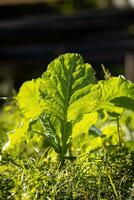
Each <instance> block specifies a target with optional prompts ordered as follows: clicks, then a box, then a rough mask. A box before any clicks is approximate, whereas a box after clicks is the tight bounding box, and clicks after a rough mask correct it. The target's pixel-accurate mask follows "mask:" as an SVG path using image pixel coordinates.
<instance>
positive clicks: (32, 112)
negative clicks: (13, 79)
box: [16, 78, 42, 118]
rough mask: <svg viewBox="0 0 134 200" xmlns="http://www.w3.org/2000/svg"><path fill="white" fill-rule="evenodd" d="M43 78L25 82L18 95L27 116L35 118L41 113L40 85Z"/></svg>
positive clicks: (20, 105)
mask: <svg viewBox="0 0 134 200" xmlns="http://www.w3.org/2000/svg"><path fill="white" fill-rule="evenodd" d="M40 81H41V79H40V78H38V79H36V80H31V81H27V82H25V83H24V84H23V85H22V86H21V88H20V90H19V93H18V95H17V97H16V99H17V101H18V104H19V107H20V109H21V110H22V112H23V114H24V116H25V117H27V118H35V117H37V116H39V115H40V113H41V111H42V110H41V107H40V102H39V101H40V99H39V86H40Z"/></svg>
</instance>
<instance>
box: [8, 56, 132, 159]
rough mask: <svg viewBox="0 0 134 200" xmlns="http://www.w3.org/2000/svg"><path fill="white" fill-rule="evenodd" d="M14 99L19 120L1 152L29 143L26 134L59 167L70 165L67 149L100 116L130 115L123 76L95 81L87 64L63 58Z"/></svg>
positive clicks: (128, 87)
mask: <svg viewBox="0 0 134 200" xmlns="http://www.w3.org/2000/svg"><path fill="white" fill-rule="evenodd" d="M15 99H16V101H17V103H18V106H19V109H20V110H21V112H22V113H23V119H22V120H21V126H19V127H18V128H17V129H16V130H15V132H14V133H13V134H10V135H9V142H8V145H7V146H6V147H5V149H6V150H7V151H8V150H9V149H10V150H11V149H14V148H15V146H17V147H18V146H19V144H21V142H22V141H23V140H26V142H27V143H28V142H29V143H30V142H31V141H30V137H28V134H29V133H30V134H31V133H32V134H34V135H36V136H37V135H38V137H39V138H40V140H44V141H47V142H46V143H47V146H48V147H51V148H52V149H54V151H55V152H56V153H57V154H58V155H59V160H60V162H61V163H64V161H65V159H66V158H68V159H73V154H72V148H71V147H72V146H73V144H74V143H75V142H76V140H78V138H79V137H80V136H81V134H82V133H85V134H87V135H88V130H89V128H90V127H91V126H93V125H95V124H96V122H97V120H98V119H99V116H100V115H101V114H102V112H103V111H105V112H106V113H107V114H110V115H112V116H114V117H116V118H117V117H118V116H119V115H120V114H121V113H122V111H123V108H127V109H131V110H134V84H132V83H131V82H129V81H128V80H126V79H125V78H124V77H123V76H119V77H108V78H107V79H106V80H101V81H97V80H96V78H95V72H94V70H93V68H92V66H91V65H90V64H88V63H84V61H83V58H82V57H81V56H80V55H79V54H75V53H68V54H64V55H61V56H59V57H58V58H56V59H55V60H54V61H52V62H51V63H50V64H49V65H48V68H47V71H46V72H44V74H43V75H42V77H41V78H38V79H36V80H32V81H28V82H25V83H24V84H23V85H22V86H21V88H20V91H19V93H18V95H17V96H16V97H15ZM33 137H34V136H33ZM36 139H37V138H36Z"/></svg>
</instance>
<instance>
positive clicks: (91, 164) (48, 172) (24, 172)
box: [0, 145, 134, 200]
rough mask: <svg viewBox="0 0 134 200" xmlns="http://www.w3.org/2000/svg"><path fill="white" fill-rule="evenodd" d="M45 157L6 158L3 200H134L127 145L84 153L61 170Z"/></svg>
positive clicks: (133, 163) (133, 162)
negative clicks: (26, 158)
mask: <svg viewBox="0 0 134 200" xmlns="http://www.w3.org/2000/svg"><path fill="white" fill-rule="evenodd" d="M44 156H45V155H42V156H40V155H36V158H34V157H31V158H29V159H28V160H19V159H18V160H15V161H14V160H13V158H11V157H8V156H7V155H6V156H5V157H4V158H3V160H2V161H1V167H0V169H1V172H2V171H3V173H1V175H0V181H1V188H0V199H1V200H5V199H15V200H19V199H20V200H26V199H27V200H35V199H39V200H45V199H46V200H50V199H51V200H55V199H56V200H77V199H78V200H93V199H94V200H97V199H98V200H110V199H111V200H112V199H115V200H123V199H126V200H130V199H134V196H133V190H134V188H133V183H134V152H133V151H130V150H129V149H128V148H127V147H125V146H121V147H120V146H118V145H116V146H112V145H110V146H107V147H105V149H104V148H103V149H97V150H95V151H94V152H90V153H88V154H83V156H80V157H78V158H77V159H76V160H74V161H73V162H70V161H66V163H65V165H64V167H63V168H62V169H60V168H59V164H58V162H56V161H55V162H53V161H51V160H50V161H49V162H48V161H47V160H46V159H45V158H44Z"/></svg>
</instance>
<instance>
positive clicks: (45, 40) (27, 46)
mask: <svg viewBox="0 0 134 200" xmlns="http://www.w3.org/2000/svg"><path fill="white" fill-rule="evenodd" d="M66 52H77V53H80V54H81V55H82V56H83V57H84V59H85V61H87V62H89V63H91V64H92V65H93V67H94V68H95V70H96V73H97V77H98V79H99V78H102V77H103V72H102V69H101V64H102V63H103V64H104V65H105V67H106V68H108V69H109V70H110V71H111V72H112V74H113V75H117V74H124V75H125V76H126V77H127V78H128V79H130V80H131V81H134V0H42V1H41V0H40V1H39V0H0V96H8V95H12V91H13V89H14V88H15V89H16V90H18V88H19V87H20V86H21V84H22V83H23V82H24V81H25V80H29V79H32V78H36V77H38V76H40V75H41V74H42V73H43V72H44V71H45V70H46V67H47V65H48V63H49V62H50V61H51V60H52V59H54V58H55V57H57V56H59V55H60V54H62V53H66Z"/></svg>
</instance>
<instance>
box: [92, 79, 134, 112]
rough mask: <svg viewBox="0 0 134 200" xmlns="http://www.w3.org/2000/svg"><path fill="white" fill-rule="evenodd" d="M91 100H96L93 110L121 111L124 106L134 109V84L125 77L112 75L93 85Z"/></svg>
mask: <svg viewBox="0 0 134 200" xmlns="http://www.w3.org/2000/svg"><path fill="white" fill-rule="evenodd" d="M89 100H90V101H94V102H96V103H95V107H93V110H94V109H95V110H98V111H99V110H105V111H107V112H110V113H119V114H120V113H121V112H122V108H127V109H131V110H133V109H134V84H133V83H131V82H129V81H128V80H126V79H125V78H124V77H122V76H119V77H112V78H110V79H109V80H103V81H99V82H98V83H97V84H96V85H94V86H92V88H91V90H90V94H89Z"/></svg>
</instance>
